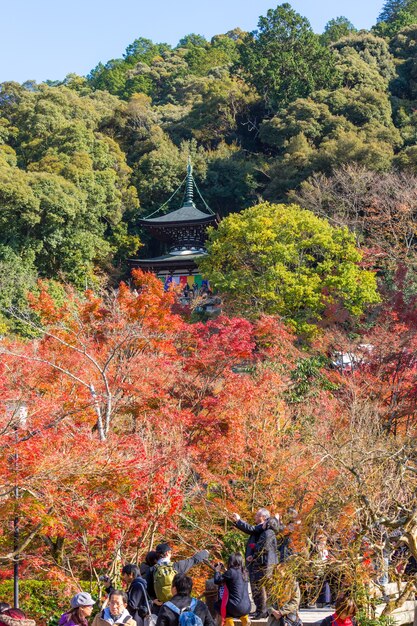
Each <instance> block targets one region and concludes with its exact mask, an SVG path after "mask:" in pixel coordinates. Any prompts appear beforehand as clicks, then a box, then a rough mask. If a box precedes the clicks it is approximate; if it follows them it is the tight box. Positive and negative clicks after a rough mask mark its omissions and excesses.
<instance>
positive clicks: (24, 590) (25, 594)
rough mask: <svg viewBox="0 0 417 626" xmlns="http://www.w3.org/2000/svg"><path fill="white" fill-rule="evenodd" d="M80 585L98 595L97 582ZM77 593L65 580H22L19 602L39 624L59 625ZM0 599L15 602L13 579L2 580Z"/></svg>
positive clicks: (41, 625)
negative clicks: (60, 619)
mask: <svg viewBox="0 0 417 626" xmlns="http://www.w3.org/2000/svg"><path fill="white" fill-rule="evenodd" d="M80 585H81V587H83V588H84V589H85V590H86V591H88V592H89V593H92V595H93V597H95V598H97V597H98V587H97V585H96V584H94V585H93V588H92V589H91V586H90V583H87V582H81V583H80ZM75 593H76V590H74V588H71V587H70V586H69V585H68V584H66V583H63V582H56V581H53V580H22V581H20V583H19V604H20V608H21V609H22V611H24V612H25V613H26V614H27V616H28V617H30V618H32V619H34V620H35V622H36V624H37V626H57V624H58V620H59V618H60V616H61V615H62V613H64V612H65V611H67V610H68V609H69V600H70V598H71V597H72V595H74V594H75ZM0 600H1V601H2V602H9V603H10V604H13V580H3V581H1V582H0Z"/></svg>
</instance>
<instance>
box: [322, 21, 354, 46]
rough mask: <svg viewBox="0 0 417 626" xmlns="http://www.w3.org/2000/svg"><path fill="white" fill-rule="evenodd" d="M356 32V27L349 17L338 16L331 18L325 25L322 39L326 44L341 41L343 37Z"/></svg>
mask: <svg viewBox="0 0 417 626" xmlns="http://www.w3.org/2000/svg"><path fill="white" fill-rule="evenodd" d="M355 32H356V28H355V27H354V25H353V24H352V22H350V21H349V20H348V18H347V17H343V16H341V17H336V18H334V19H332V20H329V21H328V22H327V24H326V26H325V27H324V33H323V34H322V36H321V41H322V43H323V44H325V45H329V44H330V43H333V42H334V41H339V39H342V37H347V36H348V35H351V34H352V33H355Z"/></svg>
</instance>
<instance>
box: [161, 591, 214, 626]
mask: <svg viewBox="0 0 417 626" xmlns="http://www.w3.org/2000/svg"><path fill="white" fill-rule="evenodd" d="M191 600H192V598H190V596H178V595H177V596H174V597H173V598H172V599H171V600H170V602H172V604H175V606H177V607H178V608H179V609H185V608H186V607H189V606H190V604H191ZM194 613H195V614H196V615H198V617H199V618H200V619H201V621H202V622H203V626H214V621H213V618H212V616H211V615H210V613H209V610H208V608H207V606H206V605H205V604H204V602H201V601H200V600H197V606H196V608H195V610H194ZM178 618H179V616H178V615H177V614H176V613H174V611H172V610H171V609H170V608H169V607H167V606H166V604H163V605H162V606H161V609H160V611H159V613H158V620H157V622H156V626H178V621H179V620H178Z"/></svg>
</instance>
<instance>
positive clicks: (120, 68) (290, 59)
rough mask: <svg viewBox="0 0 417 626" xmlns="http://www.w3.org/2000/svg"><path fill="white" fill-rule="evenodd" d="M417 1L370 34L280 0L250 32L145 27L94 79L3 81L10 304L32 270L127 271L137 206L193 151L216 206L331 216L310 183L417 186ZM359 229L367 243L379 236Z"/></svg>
mask: <svg viewBox="0 0 417 626" xmlns="http://www.w3.org/2000/svg"><path fill="white" fill-rule="evenodd" d="M415 5H416V3H415V2H413V1H412V0H399V1H398V0H389V1H388V2H386V3H385V6H384V7H383V9H382V12H381V15H380V19H379V21H378V23H377V24H376V25H375V27H373V28H372V29H371V31H370V32H367V31H360V32H357V31H356V29H355V27H354V26H353V25H352V24H351V23H350V22H349V21H348V20H347V19H346V18H344V17H338V18H336V19H332V20H330V21H329V22H328V24H327V26H326V28H325V30H324V32H323V34H321V35H319V34H316V33H314V32H313V30H312V28H311V26H310V24H309V22H308V21H307V19H306V18H304V17H302V16H301V15H299V14H297V13H296V12H295V11H294V10H293V9H292V8H291V6H290V5H289V4H282V5H280V6H278V7H276V8H271V9H270V10H269V11H268V12H267V15H266V16H262V17H260V18H259V23H258V25H257V28H256V29H255V30H254V31H253V32H251V33H248V32H243V31H241V30H240V29H239V28H238V27H237V28H235V29H234V30H233V31H230V32H227V33H225V34H219V35H216V36H215V37H213V38H212V40H211V41H206V40H205V39H204V37H202V36H200V35H196V34H191V35H186V36H185V37H184V38H183V39H181V41H180V42H179V43H178V45H177V46H176V47H174V48H172V47H171V46H169V45H167V44H164V43H154V42H152V41H149V40H147V39H143V38H141V37H138V39H136V40H135V41H134V42H132V43H131V44H129V45H128V46H127V48H126V51H125V53H124V55H123V57H122V58H120V59H112V60H109V61H107V62H105V63H102V62H100V63H99V64H98V65H97V66H96V67H95V68H94V69H92V70H91V72H90V74H89V75H88V76H87V77H80V76H76V75H69V76H67V77H66V78H65V79H64V80H63V81H62V82H57V83H50V84H48V83H46V84H40V85H37V84H32V83H25V84H23V85H19V84H17V83H4V84H2V85H1V87H0V114H1V118H0V141H1V142H2V144H1V146H0V150H1V152H0V155H1V156H0V159H1V160H0V198H1V205H2V212H1V215H0V219H1V229H0V238H1V241H0V258H1V263H0V276H1V284H2V296H1V298H2V300H3V304H5V300H7V304H10V301H11V300H16V298H17V299H18V298H19V297H21V290H22V289H24V288H25V285H27V284H30V283H31V282H32V281H33V280H34V279H35V278H36V276H37V275H39V276H41V277H47V278H55V279H59V280H62V281H66V282H70V283H73V284H75V285H76V286H78V287H81V286H85V284H88V285H93V284H94V282H97V280H105V279H106V278H107V277H108V276H110V277H115V278H116V279H117V278H118V277H120V276H121V275H122V274H123V272H124V271H125V266H124V264H123V262H124V260H125V259H126V258H127V257H128V256H131V255H132V254H135V253H136V252H137V250H138V248H139V246H140V238H141V236H142V234H141V232H140V229H139V228H138V225H137V220H138V217H139V216H141V215H143V214H148V213H149V212H151V211H153V210H155V209H156V208H157V207H158V206H159V205H160V204H161V203H162V202H163V201H165V200H166V199H167V197H169V196H170V194H171V193H172V192H173V191H174V189H175V188H176V187H177V185H178V184H179V183H180V181H181V180H182V178H183V176H184V171H185V163H186V159H187V155H188V153H189V152H190V151H191V154H192V158H193V163H194V168H195V175H196V179H197V181H198V183H199V186H200V189H201V191H202V193H203V194H204V196H205V198H206V200H207V202H208V204H209V205H210V206H211V207H212V209H213V210H215V211H218V212H219V214H220V215H221V216H225V215H227V214H228V213H230V212H236V211H240V210H242V209H244V208H247V207H250V206H252V205H254V204H256V203H257V201H259V200H261V199H263V200H268V201H280V202H282V201H284V202H285V201H288V198H289V197H290V198H291V199H293V198H294V197H296V198H297V202H299V203H301V204H302V205H303V206H305V207H307V208H310V209H312V210H314V211H318V212H319V214H320V215H323V214H324V215H326V216H327V214H328V213H329V215H328V217H330V218H332V219H333V218H335V213H337V212H338V210H339V209H338V208H336V206H335V203H333V202H332V203H330V204H331V206H329V207H328V208H326V207H325V206H324V204H326V201H325V199H323V198H321V201H320V202H319V200H318V199H317V198H316V199H313V198H312V194H313V191H312V190H315V192H317V189H318V188H320V190H321V191H320V193H322V194H323V189H322V187H323V185H324V186H325V187H326V189H327V188H329V189H332V193H333V194H336V196H338V194H339V195H340V193H341V192H340V190H339V187H340V185H342V186H343V185H344V186H345V190H344V192H343V193H344V194H346V193H348V195H349V191H347V187H349V185H348V184H347V181H350V182H351V183H352V185H351V187H352V193H353V194H356V195H357V194H358V189H357V185H359V186H360V187H361V185H363V184H365V183H362V182H360V181H363V180H364V179H366V180H367V181H372V182H369V185H371V186H373V188H378V187H379V186H380V185H381V186H382V187H383V188H384V194H386V195H387V196H389V197H390V196H391V195H392V194H394V195H395V189H397V190H398V189H403V188H404V185H405V186H406V187H407V188H410V187H413V186H415V182H411V183H410V182H409V180H410V177H411V179H412V177H413V175H414V174H415V173H416V168H417V117H416V112H415V110H416V103H417V84H416V66H417V53H416V43H417V7H416V6H415ZM254 26H255V25H254ZM139 34H140V33H139ZM346 166H348V167H349V169H348V170H346ZM398 177H399V178H398ZM404 177H405V178H404ZM380 181H381V182H380ZM401 181H403V182H401ZM405 181H408V182H405ZM367 184H368V183H367ZM361 188H362V187H361ZM367 193H368V196H367V197H368V200H369V190H368V192H367ZM371 195H372V194H371ZM365 196H366V194H365ZM338 197H339V196H338ZM372 198H373V199H374V196H372ZM344 201H346V202H347V203H348V204H349V203H350V202H353V203H354V201H353V200H352V201H351V200H350V199H346V198H344V199H343V202H344ZM364 201H365V200H364ZM379 201H380V202H382V203H383V202H384V200H383V198H382V199H381V198H380V199H379ZM338 202H339V203H340V202H342V199H339V200H338V201H337V202H336V204H337V203H338ZM323 203H324V204H323ZM404 203H405V205H406V206H407V207H408V204H407V200H405V201H404V202H402V203H401V206H400V207H397V209H398V210H400V209H401V211H402V212H401V218H399V221H400V222H401V223H402V222H403V219H404ZM365 204H366V201H365ZM319 205H320V206H319ZM373 210H374V211H377V210H378V209H375V207H374V208H373ZM381 210H382V209H381ZM406 210H411V209H409V208H407V209H406ZM330 213H332V215H330ZM412 217H414V216H413V215H410V218H412ZM342 221H343V223H346V224H348V226H349V227H352V228H354V229H357V227H358V224H357V223H356V222H355V220H354V219H353V218H352V216H351V215H348V214H346V215H345V216H344V217H343V219H342ZM376 221H377V222H378V221H379V220H376ZM397 221H398V220H397V218H396V217H395V216H391V226H392V227H393V228H394V229H395V228H397ZM394 223H395V225H394ZM379 226H380V230H383V225H382V224H379ZM360 230H361V232H360V233H359V232H358V233H357V234H358V242H359V243H361V245H363V243H364V240H365V243H367V238H368V236H370V237H371V241H372V243H373V244H374V243H375V241H374V239H375V233H374V232H372V233H371V234H370V232H369V229H367V228H366V227H364V226H363V225H362V227H361V229H360ZM386 230H389V229H386ZM380 234H381V237H380V239H381V238H382V239H381V241H379V242H378V243H379V244H380V245H386V243H387V242H386V241H385V239H384V233H380ZM359 235H360V236H359ZM385 235H387V233H385ZM392 236H393V237H394V238H395V239H396V241H398V239H401V237H402V233H397V232H396V233H394V234H393V235H392ZM384 241H385V244H384ZM388 245H389V247H390V246H391V244H390V243H389V244H388ZM411 248H412V246H408V252H409V253H410V254H411V253H412V251H411Z"/></svg>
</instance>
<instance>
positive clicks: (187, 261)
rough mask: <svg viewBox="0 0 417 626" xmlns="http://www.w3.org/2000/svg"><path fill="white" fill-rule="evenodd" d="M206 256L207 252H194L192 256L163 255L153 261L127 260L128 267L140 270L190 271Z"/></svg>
mask: <svg viewBox="0 0 417 626" xmlns="http://www.w3.org/2000/svg"><path fill="white" fill-rule="evenodd" d="M205 256H207V252H205V251H204V252H203V251H196V252H193V253H192V254H165V255H163V256H157V257H154V258H153V259H129V260H128V263H129V265H130V267H141V268H142V269H156V270H158V269H160V270H162V269H168V270H174V269H178V270H181V269H184V270H191V269H194V268H195V267H196V261H197V260H198V259H201V258H202V257H205Z"/></svg>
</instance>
